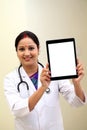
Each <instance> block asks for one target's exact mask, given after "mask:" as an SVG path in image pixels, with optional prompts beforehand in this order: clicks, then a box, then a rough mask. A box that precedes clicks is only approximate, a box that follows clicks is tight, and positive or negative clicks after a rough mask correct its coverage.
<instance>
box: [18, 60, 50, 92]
mask: <svg viewBox="0 0 87 130" xmlns="http://www.w3.org/2000/svg"><path fill="white" fill-rule="evenodd" d="M38 64H40V65H41V66H42V67H44V66H43V65H42V64H41V63H40V62H38ZM21 67H22V65H20V66H19V67H18V74H19V78H20V82H19V83H18V85H17V90H18V92H19V93H20V91H21V90H20V87H21V86H22V85H23V86H25V87H26V88H27V91H28V93H29V85H28V83H27V82H25V81H23V79H22V76H21V73H20V68H21ZM46 93H50V88H47V89H46Z"/></svg>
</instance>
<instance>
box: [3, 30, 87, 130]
mask: <svg viewBox="0 0 87 130" xmlns="http://www.w3.org/2000/svg"><path fill="white" fill-rule="evenodd" d="M39 46H40V45H39V40H38V38H37V36H36V35H35V34H34V33H32V32H29V31H24V32H21V33H20V34H19V35H18V36H17V38H16V40H15V48H16V52H17V56H18V58H19V61H20V64H21V65H20V67H19V68H16V69H15V70H14V71H12V72H11V73H10V74H8V75H7V76H6V77H5V81H4V86H5V87H4V88H5V95H6V98H7V101H8V103H9V105H10V109H11V111H12V112H13V114H14V116H15V128H16V130H63V129H64V128H63V122H62V115H61V109H60V104H59V93H61V94H62V95H63V96H64V98H65V99H66V100H67V101H68V102H69V103H70V104H71V105H73V106H76V107H77V106H80V105H83V104H85V103H86V96H85V94H84V92H83V90H82V88H81V85H80V81H81V79H82V77H83V75H84V70H83V66H82V64H80V63H79V61H78V64H77V71H78V78H76V79H73V80H72V82H73V85H72V84H71V83H70V82H69V80H56V81H51V80H50V71H49V69H48V68H49V67H48V64H47V65H46V67H44V68H43V67H42V65H41V64H39V63H38V55H39ZM26 83H27V84H26Z"/></svg>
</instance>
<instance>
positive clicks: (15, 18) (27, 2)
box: [0, 0, 87, 130]
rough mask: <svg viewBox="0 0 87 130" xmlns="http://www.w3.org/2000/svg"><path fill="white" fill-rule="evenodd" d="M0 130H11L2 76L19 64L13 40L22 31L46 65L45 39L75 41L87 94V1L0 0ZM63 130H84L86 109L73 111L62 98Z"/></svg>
mask: <svg viewBox="0 0 87 130" xmlns="http://www.w3.org/2000/svg"><path fill="white" fill-rule="evenodd" d="M0 17H1V18H0V46H1V47H0V53H1V55H0V61H1V62H0V86H1V87H0V130H14V119H13V116H12V114H11V112H10V110H9V107H8V105H7V102H6V99H5V97H4V92H3V78H4V76H5V75H6V74H7V73H8V72H9V71H11V70H12V69H13V68H14V67H16V66H17V65H18V64H19V62H18V59H17V57H16V53H15V49H14V40H15V37H16V36H17V34H18V33H19V32H21V31H23V30H30V31H33V32H34V33H36V34H37V35H38V37H39V39H40V43H41V51H40V54H41V55H40V57H39V59H40V61H41V62H42V63H43V64H44V65H45V63H46V61H47V59H46V50H45V41H46V40H47V39H55V38H65V37H75V39H76V46H77V54H78V57H79V59H80V60H81V62H82V63H83V64H84V69H85V76H84V79H83V80H82V85H83V88H84V89H85V91H86V92H87V87H86V82H87V81H86V79H87V68H86V66H87V58H86V55H87V54H86V52H87V0H13V1H12V0H0ZM60 101H61V108H62V113H63V118H64V126H65V130H87V106H84V107H81V108H78V109H75V108H72V107H71V106H69V104H68V103H67V102H66V101H65V100H64V99H63V98H62V97H61V98H60Z"/></svg>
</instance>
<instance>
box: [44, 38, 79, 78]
mask: <svg viewBox="0 0 87 130" xmlns="http://www.w3.org/2000/svg"><path fill="white" fill-rule="evenodd" d="M67 42H73V50H74V62H75V66H77V56H76V45H75V39H74V38H65V39H55V40H47V41H46V50H47V60H48V63H49V70H50V72H51V68H52V67H51V64H50V53H49V44H54V45H55V44H60V43H64V44H66V43H67ZM75 71H76V70H75ZM77 77H78V73H77V71H76V74H74V75H72V74H71V75H62V76H54V77H52V74H51V80H61V79H72V78H77Z"/></svg>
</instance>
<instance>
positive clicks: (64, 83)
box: [59, 80, 87, 107]
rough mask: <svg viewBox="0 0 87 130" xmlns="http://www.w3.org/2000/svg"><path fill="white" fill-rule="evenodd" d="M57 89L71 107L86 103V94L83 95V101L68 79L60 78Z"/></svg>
mask: <svg viewBox="0 0 87 130" xmlns="http://www.w3.org/2000/svg"><path fill="white" fill-rule="evenodd" d="M59 91H60V93H61V94H62V95H63V97H64V98H65V99H66V100H67V101H68V103H69V104H70V105H72V106H73V107H79V106H82V105H85V104H87V95H86V93H85V92H84V95H85V102H83V101H82V100H81V99H80V98H79V97H78V96H77V95H76V94H75V91H74V86H73V84H72V83H71V82H70V81H69V80H61V81H60V82H59Z"/></svg>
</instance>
